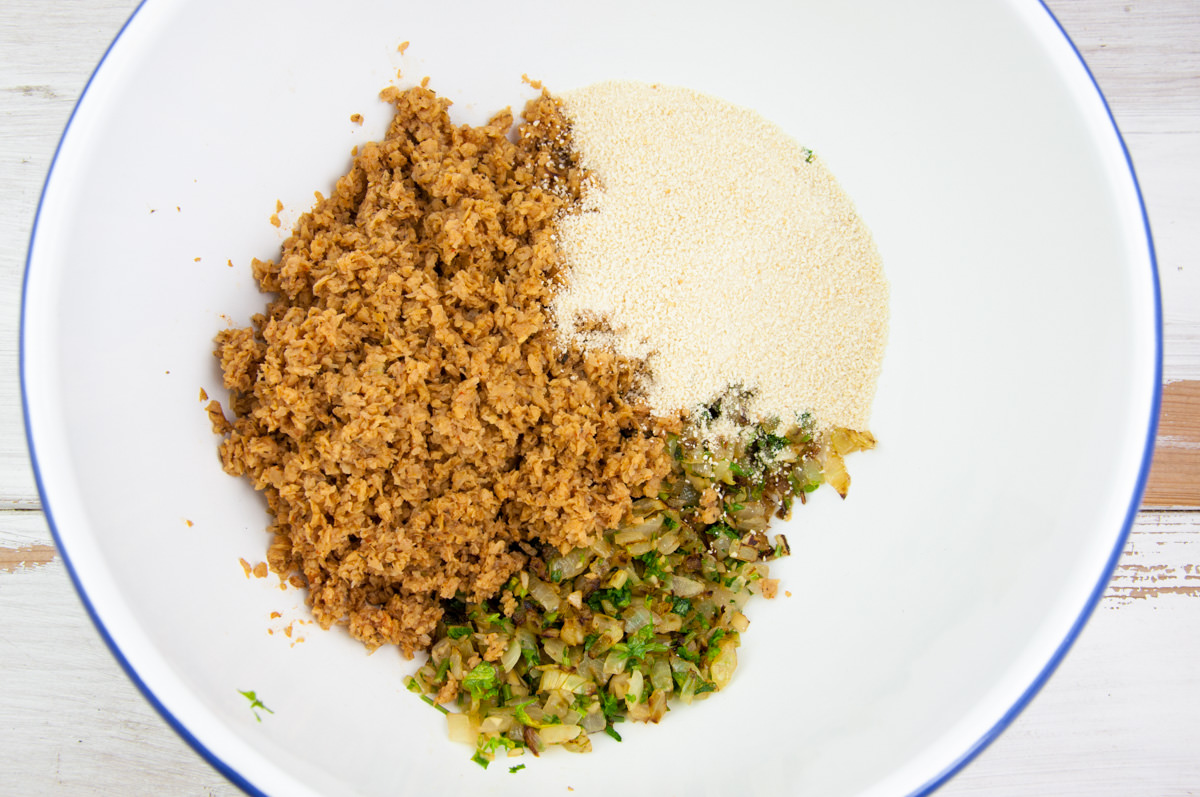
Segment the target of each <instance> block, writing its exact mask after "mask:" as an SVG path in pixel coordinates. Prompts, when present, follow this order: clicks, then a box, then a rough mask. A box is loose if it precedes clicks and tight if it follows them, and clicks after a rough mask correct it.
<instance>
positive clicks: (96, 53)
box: [0, 0, 137, 506]
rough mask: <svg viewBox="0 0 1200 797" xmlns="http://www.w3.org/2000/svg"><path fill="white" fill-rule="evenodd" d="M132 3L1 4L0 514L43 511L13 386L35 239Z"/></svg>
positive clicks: (60, 1) (99, 0) (107, 0)
mask: <svg viewBox="0 0 1200 797" xmlns="http://www.w3.org/2000/svg"><path fill="white" fill-rule="evenodd" d="M136 5H137V2H136V0H88V1H87V2H71V1H70V0H53V2H36V1H30V0H25V2H4V3H0V418H2V419H3V422H2V423H0V506H4V505H8V506H12V505H14V504H15V505H23V506H37V492H36V490H35V489H34V484H33V478H32V475H31V472H30V469H29V460H28V456H27V454H26V450H25V432H24V426H23V424H22V423H21V410H20V408H21V395H20V389H19V386H18V382H17V328H18V315H19V312H20V296H21V281H22V277H23V275H24V270H25V252H26V249H27V247H28V244H29V233H30V229H31V228H32V225H33V217H34V213H35V211H36V208H37V201H38V197H39V196H40V194H41V190H42V183H43V182H44V181H45V178H46V172H47V170H48V169H49V167H50V159H51V158H52V157H53V155H54V149H55V147H56V146H57V145H58V139H59V136H60V135H61V133H62V130H63V126H64V125H65V124H66V122H67V118H68V117H69V116H70V114H71V109H72V108H73V107H74V106H75V100H76V99H77V98H78V96H79V93H80V92H81V91H82V90H83V86H84V84H85V83H86V82H87V79H88V76H89V75H91V73H92V70H93V69H94V68H95V66H96V64H97V62H99V60H100V57H101V56H102V55H103V54H104V51H105V49H106V48H107V47H108V44H109V42H110V41H111V40H112V38H113V36H115V35H116V33H117V31H118V30H119V29H120V27H121V25H122V24H123V23H124V21H125V20H126V19H127V18H128V17H129V14H130V13H131V12H132V10H133V9H134V8H135V7H136Z"/></svg>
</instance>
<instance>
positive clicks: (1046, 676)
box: [19, 0, 1163, 797]
mask: <svg viewBox="0 0 1200 797" xmlns="http://www.w3.org/2000/svg"><path fill="white" fill-rule="evenodd" d="M146 2H147V0H141V2H140V3H138V6H137V8H135V9H134V10H133V13H132V14H130V15H129V19H127V20H125V23H124V24H123V25H122V26H121V29H120V30H119V31H117V35H116V36H115V37H113V40H112V43H110V44H109V45H108V48H107V49H106V50H105V51H104V55H103V56H102V57H101V58H100V62H99V63H98V64H96V68H95V69H94V70H92V74H91V75H90V76H89V77H88V80H87V83H85V84H84V87H83V91H82V92H80V95H79V99H78V100H77V101H76V102H75V107H74V108H72V109H71V115H70V117H68V118H67V124H66V126H65V127H64V128H63V134H62V136H61V137H60V138H59V140H58V145H57V146H56V147H55V150H54V157H53V158H51V160H50V168H49V169H48V170H47V173H46V182H45V183H44V184H43V186H42V193H41V195H40V196H39V197H38V205H37V212H36V214H35V215H34V220H33V228H32V230H31V231H30V235H29V250H28V252H27V254H26V256H25V275H24V280H23V282H22V286H21V327H20V341H19V350H20V366H19V368H20V378H21V410H22V416H23V419H24V422H25V441H26V444H27V445H28V446H29V458H30V461H31V463H32V466H33V477H34V481H35V482H36V484H37V488H38V495H39V496H40V497H41V501H42V511H43V513H44V514H45V516H46V521H47V523H48V524H49V526H50V533H51V535H52V536H53V537H54V544H55V545H56V546H57V548H58V552H59V555H60V556H61V557H62V560H63V562H64V564H65V565H66V568H67V573H68V574H69V575H70V577H71V583H73V584H74V585H75V591H76V592H78V593H79V598H80V600H81V601H82V602H83V606H84V608H85V609H86V610H87V613H88V616H89V617H90V618H91V619H92V623H93V624H94V625H95V626H96V630H97V631H99V632H100V636H101V637H102V638H103V639H104V642H105V644H106V645H108V649H109V651H111V652H112V654H113V657H114V658H116V660H117V662H118V663H119V664H120V665H121V668H122V669H123V670H125V674H126V675H128V676H129V679H130V680H131V681H133V683H134V684H135V685H136V686H137V688H138V689H139V690H140V691H141V693H142V695H143V697H145V698H146V700H148V701H149V702H150V704H151V705H152V706H154V708H155V710H156V711H158V713H159V714H160V715H161V716H162V718H163V719H164V720H166V721H167V724H168V725H170V726H171V728H172V729H173V730H174V731H175V733H177V734H179V736H180V737H181V738H182V739H183V740H184V741H185V742H187V743H188V744H189V745H191V747H192V749H194V750H195V751H196V752H197V753H199V754H200V755H201V757H203V758H204V760H205V761H207V762H208V763H209V764H210V765H211V766H212V767H213V768H214V769H216V770H217V771H218V772H220V773H221V774H222V775H224V776H225V777H226V778H227V779H228V780H229V782H230V783H232V784H234V785H235V786H237V787H238V788H240V789H241V790H242V791H244V792H246V793H247V794H251V795H262V797H268V795H267V794H266V793H265V792H263V791H261V790H260V789H258V788H257V787H255V786H254V785H253V784H252V783H250V781H248V780H247V779H246V778H245V777H243V776H242V775H241V774H240V773H239V772H237V771H236V770H235V769H233V768H232V767H231V766H229V765H228V764H226V763H225V762H224V761H223V760H221V758H220V757H218V756H217V755H216V754H215V753H213V752H212V751H211V750H209V749H208V748H207V747H205V746H204V744H203V743H202V742H201V741H200V740H199V739H197V738H196V737H195V736H194V735H192V733H191V732H190V731H189V730H188V729H187V727H186V726H185V725H184V724H183V722H181V721H180V720H179V719H178V718H177V717H176V716H175V715H174V714H172V713H171V711H170V709H168V708H167V707H166V706H165V705H163V703H162V702H161V701H160V700H159V699H158V697H157V696H156V695H155V694H154V692H153V691H151V690H150V687H148V686H147V685H146V683H145V682H144V681H143V680H142V679H141V678H140V677H139V676H138V673H137V671H136V670H135V669H134V668H133V665H131V664H130V663H129V660H128V659H126V658H125V656H124V654H123V653H122V652H121V649H120V648H119V647H117V643H116V642H115V641H114V640H113V638H112V636H111V635H110V634H109V632H108V629H107V628H106V627H105V625H104V622H103V621H102V620H101V619H100V615H99V614H98V613H97V612H96V608H95V607H94V606H93V605H92V602H91V601H90V600H89V599H88V595H87V593H86V592H85V591H84V589H83V586H82V585H81V584H80V583H79V576H78V575H77V574H76V572H75V567H74V565H72V564H71V558H70V556H69V555H68V553H67V550H66V548H65V547H64V546H63V543H62V538H61V536H60V535H59V533H58V526H57V524H56V523H55V522H54V514H53V512H52V511H51V508H50V501H49V500H48V499H47V497H46V490H45V487H44V485H43V484H42V472H41V469H40V468H39V467H38V458H37V450H36V448H35V447H34V444H33V432H32V431H31V428H30V423H29V399H28V395H27V394H26V390H25V382H26V374H25V319H26V317H27V312H26V311H27V306H26V299H27V298H28V296H27V289H28V285H29V267H30V263H31V261H32V259H33V245H34V241H35V240H36V239H37V230H38V222H39V221H40V220H41V216H42V202H43V201H44V200H45V198H46V188H47V187H48V186H49V185H50V178H51V177H52V176H53V174H54V166H55V164H56V163H57V162H58V155H59V152H60V151H61V150H62V144H63V141H65V140H66V137H67V134H68V133H69V132H70V130H71V123H72V122H73V121H75V114H76V112H77V111H78V110H79V106H80V103H82V102H83V98H84V97H86V96H87V92H88V89H89V88H91V85H92V81H93V80H95V79H96V75H97V74H98V73H99V71H100V69H101V67H103V66H104V62H105V61H106V60H108V56H109V54H110V53H111V52H112V50H113V47H115V46H116V44H117V42H118V41H120V39H121V36H122V35H123V34H124V33H125V30H126V29H127V28H128V27H129V25H130V23H132V22H133V20H134V18H135V17H136V16H137V15H138V12H140V11H141V10H142V7H143V6H145V4H146ZM1038 3H1039V4H1040V5H1041V7H1042V10H1043V11H1045V12H1046V14H1047V16H1049V17H1050V20H1051V21H1052V22H1053V23H1054V25H1055V27H1056V28H1058V32H1059V33H1060V34H1062V37H1063V39H1064V40H1066V42H1067V45H1068V46H1069V47H1070V48H1071V52H1073V53H1074V54H1075V58H1076V59H1077V60H1078V61H1079V64H1080V66H1082V67H1083V70H1084V72H1085V73H1086V74H1087V76H1088V80H1090V81H1091V84H1092V88H1094V89H1095V90H1096V94H1097V96H1099V98H1100V102H1101V104H1102V105H1103V106H1104V112H1105V114H1106V115H1107V116H1108V121H1109V124H1110V126H1111V127H1112V132H1113V133H1114V134H1115V135H1116V137H1117V142H1118V143H1119V144H1120V145H1121V153H1122V154H1123V155H1124V158H1125V165H1126V167H1127V168H1128V169H1129V177H1130V179H1131V180H1132V181H1133V189H1134V192H1135V193H1136V194H1137V200H1138V207H1139V209H1140V210H1141V215H1142V227H1143V230H1144V231H1145V234H1146V246H1147V249H1148V250H1149V255H1150V272H1151V277H1152V282H1153V287H1154V321H1155V363H1154V398H1153V401H1152V403H1151V408H1150V409H1151V413H1150V420H1149V425H1148V428H1147V431H1146V442H1145V445H1144V446H1143V449H1142V462H1141V466H1140V468H1139V470H1138V478H1137V484H1136V485H1135V486H1134V490H1133V494H1132V495H1131V496H1130V501H1129V506H1128V508H1127V509H1126V511H1125V521H1124V526H1123V527H1122V529H1121V533H1120V534H1119V535H1118V536H1117V541H1116V545H1115V546H1114V547H1113V550H1112V552H1111V553H1110V554H1109V557H1108V561H1107V562H1106V563H1105V566H1104V569H1103V571H1102V572H1101V578H1100V580H1099V581H1098V582H1097V583H1096V586H1095V587H1094V588H1093V589H1092V592H1091V595H1089V596H1088V600H1087V602H1086V603H1085V604H1084V607H1083V610H1082V611H1081V612H1080V614H1079V616H1078V617H1077V618H1076V619H1075V622H1074V623H1073V624H1072V625H1071V628H1070V630H1069V631H1068V632H1067V635H1066V637H1064V639H1063V641H1062V642H1061V643H1060V644H1059V646H1058V648H1057V649H1056V650H1055V651H1054V654H1053V655H1052V656H1051V657H1050V660H1049V661H1047V662H1046V665H1045V666H1044V667H1043V668H1042V670H1041V672H1039V673H1038V674H1037V677H1035V678H1034V679H1033V682H1032V683H1031V684H1030V685H1029V686H1028V688H1026V689H1025V691H1024V692H1023V693H1022V694H1021V696H1020V697H1019V698H1017V701H1016V702H1015V703H1013V705H1012V706H1011V707H1010V708H1009V709H1008V711H1006V712H1005V713H1004V715H1003V716H1002V717H1001V718H1000V719H999V721H997V722H996V724H995V725H993V726H992V727H991V728H990V729H988V731H987V732H986V733H984V734H983V736H981V737H980V738H979V739H978V740H976V741H975V742H974V743H973V744H972V745H971V746H970V747H968V748H967V749H966V750H965V751H964V752H963V753H962V755H960V756H959V757H958V758H957V759H956V760H955V761H954V762H953V763H951V764H950V765H949V766H947V767H946V768H945V769H943V770H942V771H941V772H939V773H938V774H937V775H935V776H934V777H933V778H931V779H929V780H928V781H926V783H925V784H924V785H922V786H920V787H919V788H918V789H917V790H916V791H914V792H912V795H911V796H910V797H921V796H922V795H928V794H931V793H933V792H934V791H936V790H937V789H938V788H940V787H941V786H942V785H943V784H945V783H946V781H948V780H950V778H952V777H954V775H956V774H957V773H958V772H960V771H961V770H962V769H963V768H964V767H965V766H966V765H967V764H969V763H970V762H971V761H972V760H974V758H975V757H976V756H978V755H979V754H980V753H981V752H983V750H984V749H985V748H986V747H987V746H988V745H989V744H991V743H992V742H993V741H995V739H996V738H997V737H999V736H1000V734H1001V733H1003V732H1004V730H1005V729H1006V728H1008V726H1009V725H1011V724H1012V721H1013V720H1014V719H1016V718H1017V715H1019V714H1020V713H1021V712H1022V711H1023V710H1024V709H1025V707H1026V706H1028V705H1029V702H1030V701H1031V700H1033V698H1034V696H1036V695H1037V693H1038V692H1039V691H1041V689H1042V687H1043V686H1045V685H1046V682H1047V681H1049V680H1050V676H1051V675H1053V674H1054V671H1055V670H1056V669H1058V665H1059V664H1060V663H1061V662H1062V660H1063V658H1064V657H1065V656H1066V655H1067V651H1068V650H1070V648H1071V645H1073V644H1074V643H1075V640H1076V639H1077V638H1078V637H1079V634H1080V632H1081V631H1082V630H1083V627H1084V625H1085V624H1086V623H1087V621H1088V619H1089V618H1090V617H1091V616H1092V613H1093V612H1094V611H1095V609H1096V605H1097V604H1098V603H1099V602H1100V598H1101V597H1102V596H1103V595H1104V591H1105V589H1106V588H1107V587H1108V582H1109V580H1110V579H1111V578H1112V574H1113V571H1114V570H1116V567H1117V561H1118V560H1119V559H1120V558H1121V553H1122V551H1124V550H1125V544H1126V542H1127V540H1128V538H1129V532H1130V529H1132V527H1133V521H1134V518H1135V517H1136V515H1137V513H1138V508H1139V507H1140V506H1141V502H1142V494H1143V493H1144V492H1145V489H1146V480H1147V478H1148V477H1149V474H1150V461H1151V457H1152V456H1153V453H1154V440H1155V437H1156V435H1157V434H1158V415H1159V411H1160V408H1161V405H1162V353H1163V329H1162V291H1161V288H1160V286H1159V279H1158V258H1157V256H1156V255H1155V251H1154V239H1153V238H1152V236H1151V232H1150V219H1149V217H1148V216H1147V214H1146V203H1145V201H1144V200H1143V198H1142V188H1141V185H1140V184H1139V183H1138V179H1137V172H1136V171H1135V169H1134V167H1133V159H1132V158H1130V156H1129V148H1128V147H1127V146H1126V145H1125V139H1124V137H1122V135H1121V131H1120V129H1119V128H1118V127H1117V121H1116V119H1115V118H1114V117H1113V113H1112V109H1111V108H1110V107H1109V105H1108V100H1107V99H1105V97H1104V92H1103V91H1101V89H1100V84H1099V83H1097V82H1096V77H1095V75H1093V74H1092V70H1091V69H1090V68H1089V67H1088V65H1087V61H1085V60H1084V58H1083V55H1082V54H1081V53H1080V52H1079V48H1078V47H1076V46H1075V42H1073V41H1072V40H1071V37H1070V36H1069V35H1067V31H1066V30H1065V29H1064V28H1063V26H1062V23H1061V22H1059V21H1058V17H1056V16H1054V12H1053V11H1051V10H1050V8H1049V6H1047V5H1046V2H1045V0H1038Z"/></svg>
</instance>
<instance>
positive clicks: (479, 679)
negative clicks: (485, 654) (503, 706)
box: [462, 661, 499, 700]
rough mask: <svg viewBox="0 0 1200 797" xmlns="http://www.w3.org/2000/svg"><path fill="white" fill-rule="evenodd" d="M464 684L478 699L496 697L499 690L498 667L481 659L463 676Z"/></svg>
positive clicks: (472, 695)
mask: <svg viewBox="0 0 1200 797" xmlns="http://www.w3.org/2000/svg"><path fill="white" fill-rule="evenodd" d="M462 685H463V687H464V688H465V689H466V690H467V691H468V692H470V693H471V697H473V698H475V699H476V700H486V699H488V698H489V697H496V695H497V693H498V690H499V687H498V683H497V679H496V668H495V667H493V666H492V665H491V664H489V663H488V662H486V661H481V662H479V664H477V665H476V666H475V669H473V670H471V671H470V672H469V673H467V675H466V677H464V678H463V681H462Z"/></svg>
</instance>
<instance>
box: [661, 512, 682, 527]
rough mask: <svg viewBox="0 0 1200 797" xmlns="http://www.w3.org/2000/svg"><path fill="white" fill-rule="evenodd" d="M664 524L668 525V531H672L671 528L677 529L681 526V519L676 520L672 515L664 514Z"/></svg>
mask: <svg viewBox="0 0 1200 797" xmlns="http://www.w3.org/2000/svg"><path fill="white" fill-rule="evenodd" d="M663 526H665V527H666V529H667V531H670V530H671V529H677V528H679V521H678V520H676V519H675V518H673V517H671V516H670V515H664V516H663Z"/></svg>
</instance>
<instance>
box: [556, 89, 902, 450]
mask: <svg viewBox="0 0 1200 797" xmlns="http://www.w3.org/2000/svg"><path fill="white" fill-rule="evenodd" d="M562 99H563V106H564V111H565V113H566V115H567V117H568V118H569V120H570V121H571V125H572V128H571V132H572V136H573V137H574V140H575V144H576V146H577V147H578V150H579V152H580V153H581V157H582V161H581V163H582V166H583V167H584V168H585V169H586V170H587V171H588V172H590V173H591V174H592V175H593V176H594V180H595V184H594V185H592V186H589V188H588V189H587V190H586V191H585V194H584V209H585V212H583V213H580V214H577V215H573V216H568V217H565V218H564V219H563V220H562V222H561V223H560V225H559V242H560V246H561V247H562V249H563V256H564V265H565V273H564V278H565V284H564V287H563V289H562V290H560V291H559V292H558V294H557V296H556V298H555V300H554V304H553V313H554V316H555V318H556V322H557V324H558V329H559V334H560V338H561V340H562V342H563V343H564V344H570V345H581V346H585V347H587V348H589V350H593V351H598V350H605V349H608V350H613V351H616V352H617V353H619V354H621V355H624V356H627V357H638V358H646V360H647V363H648V365H649V368H650V370H651V372H652V376H653V378H652V381H650V382H649V383H648V384H647V387H646V398H647V399H648V401H649V403H650V405H651V407H652V409H653V410H654V411H655V412H657V413H661V414H669V413H671V412H675V411H686V412H691V411H693V410H694V409H695V408H697V407H704V406H708V405H711V404H713V403H714V402H716V401H719V400H720V399H722V398H723V397H724V396H726V395H727V394H728V393H729V392H730V391H733V392H734V393H736V394H738V395H740V396H741V397H746V396H749V401H748V403H746V404H745V405H744V406H743V407H742V408H741V409H743V410H745V412H746V417H745V420H747V421H749V422H750V423H754V422H757V421H764V420H769V419H772V418H776V419H783V420H785V421H789V420H792V419H794V418H795V417H797V416H798V415H800V414H801V413H804V412H808V413H811V417H812V418H813V419H814V420H815V422H816V423H817V424H818V425H819V426H821V427H825V428H829V427H835V426H841V427H847V428H852V429H866V428H867V426H868V420H869V415H870V408H871V401H872V399H873V397H874V393H875V382H876V380H877V378H878V374H879V368H880V363H881V361H882V358H883V350H884V344H885V339H886V335H887V316H888V311H887V297H888V288H887V283H886V281H885V279H884V276H883V269H882V264H881V261H880V257H879V254H878V252H877V250H876V248H875V245H874V243H873V241H872V238H871V235H870V232H869V231H868V230H867V228H866V225H865V224H863V222H862V220H861V219H860V218H859V217H858V215H857V214H856V212H855V210H854V207H853V205H852V203H851V202H850V200H849V198H848V197H847V196H846V195H845V194H844V193H843V192H842V190H841V189H840V188H839V186H838V184H837V182H836V181H835V180H834V178H833V175H832V174H831V173H830V172H829V171H828V169H826V168H825V166H824V165H823V164H822V163H821V162H820V160H818V159H816V158H815V157H814V156H813V153H812V152H811V151H809V150H806V149H804V148H802V147H801V146H799V145H798V144H797V143H796V142H795V141H794V140H792V139H791V138H790V137H789V136H787V135H786V134H785V133H784V132H783V131H782V130H781V129H780V128H779V127H777V126H776V125H774V124H772V123H771V122H768V121H767V120H765V119H763V118H762V117H761V116H759V115H758V114H756V113H754V112H752V111H749V110H746V109H744V108H739V107H737V106H734V105H731V104H729V103H726V102H724V101H722V100H718V99H716V98H713V97H709V96H706V95H703V94H699V93H696V92H694V91H690V90H687V89H680V88H668V87H662V86H652V85H647V84H643V83H634V82H607V83H599V84H595V85H592V86H588V87H586V88H583V89H580V90H577V91H573V92H568V93H566V94H564V95H563V97H562ZM598 319H599V320H603V321H604V322H605V326H604V327H603V328H601V330H600V331H597V324H596V322H597V320H598ZM725 427H726V428H722V429H721V433H722V434H724V433H728V432H731V431H734V429H733V428H732V427H730V426H729V425H728V424H726V425H725ZM711 433H712V431H711V430H710V434H711Z"/></svg>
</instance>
